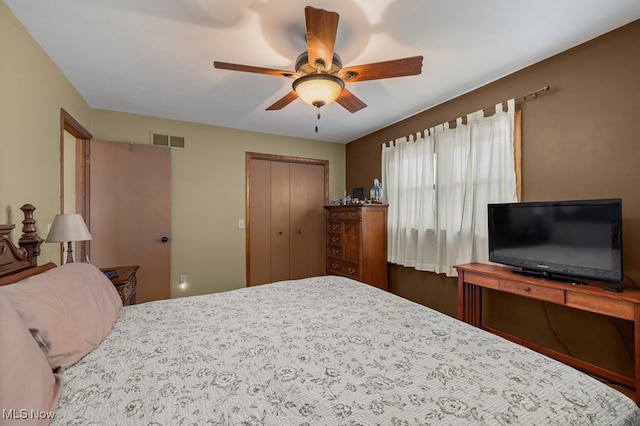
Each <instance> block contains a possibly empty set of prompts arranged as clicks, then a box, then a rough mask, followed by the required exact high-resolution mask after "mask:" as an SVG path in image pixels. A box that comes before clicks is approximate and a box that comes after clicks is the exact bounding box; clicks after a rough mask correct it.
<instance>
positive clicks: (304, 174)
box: [289, 163, 325, 279]
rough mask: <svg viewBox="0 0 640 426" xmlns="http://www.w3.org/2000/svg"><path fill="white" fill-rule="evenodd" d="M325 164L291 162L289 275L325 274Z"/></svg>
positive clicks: (296, 276)
mask: <svg viewBox="0 0 640 426" xmlns="http://www.w3.org/2000/svg"><path fill="white" fill-rule="evenodd" d="M323 204H324V167H323V166H320V165H315V164H304V163H291V164H290V235H291V239H290V269H289V270H290V278H291V279H298V278H306V277H311V276H317V275H323V274H324V264H325V262H324V209H323Z"/></svg>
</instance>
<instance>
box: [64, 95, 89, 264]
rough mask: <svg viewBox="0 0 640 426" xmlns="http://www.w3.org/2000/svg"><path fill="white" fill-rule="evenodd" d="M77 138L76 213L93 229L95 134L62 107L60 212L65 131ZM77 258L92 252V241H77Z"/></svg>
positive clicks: (85, 256) (82, 257) (84, 257)
mask: <svg viewBox="0 0 640 426" xmlns="http://www.w3.org/2000/svg"><path fill="white" fill-rule="evenodd" d="M65 131H66V132H67V133H69V134H70V135H71V136H74V137H75V138H76V152H75V156H76V160H75V169H76V170H75V175H76V179H75V180H76V187H75V191H76V194H75V195H76V213H80V214H81V215H82V217H83V218H84V220H85V223H86V224H87V228H89V230H91V223H89V208H90V206H89V179H88V176H89V162H88V158H89V141H90V140H91V139H93V135H92V134H91V133H90V132H89V131H88V130H87V129H85V128H84V126H82V124H80V123H79V122H78V120H76V119H75V118H73V117H72V116H71V114H69V113H68V112H67V111H65V110H64V108H60V213H64V132H65ZM76 244H77V247H78V248H77V249H76V250H77V253H76V259H86V258H87V257H88V256H89V255H90V252H91V242H90V241H77V242H76ZM63 256H64V243H60V264H62V263H63V259H64V258H63Z"/></svg>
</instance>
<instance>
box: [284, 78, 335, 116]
mask: <svg viewBox="0 0 640 426" xmlns="http://www.w3.org/2000/svg"><path fill="white" fill-rule="evenodd" d="M342 89H344V81H342V79H341V78H339V77H336V76H335V75H331V74H309V75H305V76H303V77H300V78H298V79H296V81H294V82H293V90H295V92H296V93H297V94H298V97H299V98H300V99H302V100H303V101H305V102H306V103H308V104H309V105H313V106H315V107H317V108H320V107H321V106H324V105H327V104H330V103H331V102H333V101H335V100H336V99H337V98H338V96H340V92H342Z"/></svg>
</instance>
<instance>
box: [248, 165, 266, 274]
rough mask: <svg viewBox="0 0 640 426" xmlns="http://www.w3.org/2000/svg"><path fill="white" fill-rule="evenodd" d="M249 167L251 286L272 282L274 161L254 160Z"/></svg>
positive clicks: (249, 258) (249, 259) (249, 268)
mask: <svg viewBox="0 0 640 426" xmlns="http://www.w3.org/2000/svg"><path fill="white" fill-rule="evenodd" d="M247 167H248V169H249V170H250V174H249V173H247V175H248V176H247V191H248V194H247V195H248V197H247V205H248V206H250V208H251V211H252V212H253V214H249V213H247V224H248V227H247V285H258V284H264V283H268V282H270V281H271V255H270V253H271V161H267V160H260V159H256V158H252V159H251V160H250V162H249V163H248V164H247ZM249 186H250V188H251V190H249ZM247 212H249V210H247Z"/></svg>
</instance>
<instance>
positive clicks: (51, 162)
mask: <svg viewBox="0 0 640 426" xmlns="http://www.w3.org/2000/svg"><path fill="white" fill-rule="evenodd" d="M0 62H1V63H2V65H0V209H1V210H0V223H16V228H17V230H14V232H13V233H12V238H13V240H14V241H17V239H18V238H19V237H20V229H21V227H22V225H21V224H20V222H21V221H22V218H23V216H22V212H21V211H20V207H21V206H22V205H23V204H25V203H30V204H33V205H34V206H35V207H36V211H35V213H34V217H35V219H36V221H37V222H38V227H39V230H40V234H41V235H42V236H46V232H47V224H48V223H51V222H52V220H53V217H54V216H55V215H56V214H58V213H59V212H60V108H64V109H65V110H66V111H68V112H69V113H70V114H71V115H73V116H74V117H75V118H76V119H77V120H78V121H80V122H82V123H83V124H84V125H85V126H87V127H88V126H89V124H90V117H91V110H90V108H89V106H88V105H87V103H86V102H85V101H84V100H83V99H82V97H81V96H80V95H79V94H78V92H77V91H76V90H75V89H74V88H73V86H72V85H71V84H70V83H69V81H68V80H67V79H66V78H65V76H64V75H63V74H62V73H61V72H60V70H59V69H58V67H56V65H55V64H54V63H53V62H52V61H51V59H50V58H49V57H48V56H47V55H46V54H45V53H44V52H43V51H42V49H40V47H39V46H38V44H37V43H36V42H35V41H34V40H33V38H31V36H30V35H29V34H28V33H27V31H26V30H25V29H24V27H23V26H22V24H20V22H18V20H17V19H16V18H15V16H14V15H13V13H12V12H11V10H10V9H9V8H7V6H6V5H5V4H4V3H3V2H0ZM59 247H60V245H59V244H43V245H42V257H41V258H40V263H46V262H49V261H53V262H56V263H59V260H60V255H59Z"/></svg>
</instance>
